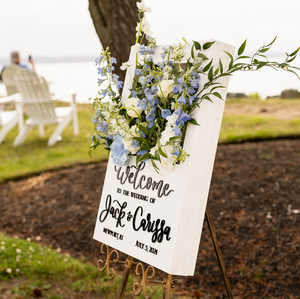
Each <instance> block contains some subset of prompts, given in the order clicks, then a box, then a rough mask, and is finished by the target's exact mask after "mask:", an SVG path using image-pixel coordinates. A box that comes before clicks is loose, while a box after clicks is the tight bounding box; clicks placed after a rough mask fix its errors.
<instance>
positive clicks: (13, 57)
mask: <svg viewBox="0 0 300 299" xmlns="http://www.w3.org/2000/svg"><path fill="white" fill-rule="evenodd" d="M10 61H11V65H16V66H18V67H20V68H25V69H28V70H30V69H29V67H28V66H27V65H25V64H21V63H20V62H21V59H20V54H19V52H17V51H13V52H11V53H10ZM29 63H30V64H31V68H32V70H30V71H33V72H34V73H35V72H36V71H35V67H34V61H33V59H32V58H31V56H29ZM6 67H7V66H4V67H3V68H2V70H1V73H0V80H2V79H1V77H2V76H1V75H2V72H3V71H4V69H5V68H6Z"/></svg>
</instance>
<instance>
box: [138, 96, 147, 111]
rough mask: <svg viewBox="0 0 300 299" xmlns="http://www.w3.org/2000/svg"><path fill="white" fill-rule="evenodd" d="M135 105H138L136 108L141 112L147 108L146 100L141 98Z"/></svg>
mask: <svg viewBox="0 0 300 299" xmlns="http://www.w3.org/2000/svg"><path fill="white" fill-rule="evenodd" d="M137 105H138V107H141V108H142V110H145V109H146V107H147V100H146V99H145V98H143V99H142V100H139V102H138V104H137Z"/></svg>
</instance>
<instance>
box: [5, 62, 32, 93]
mask: <svg viewBox="0 0 300 299" xmlns="http://www.w3.org/2000/svg"><path fill="white" fill-rule="evenodd" d="M19 69H20V67H18V66H16V65H13V64H12V65H9V66H7V67H6V68H5V69H4V70H3V73H2V82H3V83H4V85H5V87H6V92H7V95H8V96H10V95H12V94H15V93H17V87H16V83H15V78H14V77H15V75H16V72H17V71H18V70H19ZM26 71H27V72H29V73H30V71H29V70H26Z"/></svg>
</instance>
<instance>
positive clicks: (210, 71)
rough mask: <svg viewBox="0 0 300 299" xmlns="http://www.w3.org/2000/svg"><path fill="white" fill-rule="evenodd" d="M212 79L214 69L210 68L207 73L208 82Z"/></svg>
mask: <svg viewBox="0 0 300 299" xmlns="http://www.w3.org/2000/svg"><path fill="white" fill-rule="evenodd" d="M213 79H214V67H213V66H212V67H211V68H210V70H209V72H208V80H209V81H210V82H211V81H213Z"/></svg>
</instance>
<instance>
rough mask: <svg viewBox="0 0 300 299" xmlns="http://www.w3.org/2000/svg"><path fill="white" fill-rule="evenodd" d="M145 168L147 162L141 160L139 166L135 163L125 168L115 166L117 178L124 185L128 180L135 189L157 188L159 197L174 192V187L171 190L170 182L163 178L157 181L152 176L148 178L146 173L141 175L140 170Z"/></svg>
mask: <svg viewBox="0 0 300 299" xmlns="http://www.w3.org/2000/svg"><path fill="white" fill-rule="evenodd" d="M132 168H133V170H132ZM144 168H145V162H141V163H140V164H139V166H138V167H136V166H134V165H132V166H127V167H126V168H125V170H122V167H117V166H115V171H116V172H117V179H118V180H119V181H120V183H121V184H122V185H123V184H125V182H126V181H127V180H128V182H129V183H130V184H132V185H133V188H134V189H135V190H136V189H138V188H140V189H147V190H150V189H152V190H153V191H154V190H157V196H158V197H162V196H168V195H169V194H170V193H171V192H174V190H172V189H171V190H169V187H170V186H169V184H165V183H164V181H163V180H160V181H158V182H156V181H154V180H153V179H152V178H151V177H148V178H146V176H145V175H142V176H140V177H139V172H140V171H142V170H143V169H144Z"/></svg>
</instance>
